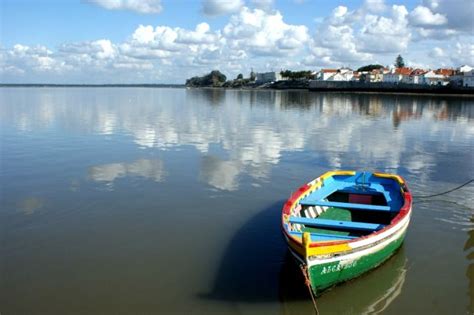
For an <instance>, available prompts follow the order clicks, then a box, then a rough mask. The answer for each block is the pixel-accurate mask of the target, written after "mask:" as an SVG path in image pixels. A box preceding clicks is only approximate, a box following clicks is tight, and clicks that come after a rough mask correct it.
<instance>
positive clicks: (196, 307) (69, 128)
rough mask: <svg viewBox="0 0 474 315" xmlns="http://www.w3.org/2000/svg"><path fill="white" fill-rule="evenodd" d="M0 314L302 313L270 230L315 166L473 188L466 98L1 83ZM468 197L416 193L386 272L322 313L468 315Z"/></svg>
mask: <svg viewBox="0 0 474 315" xmlns="http://www.w3.org/2000/svg"><path fill="white" fill-rule="evenodd" d="M0 132H1V134H0V136H1V139H0V150H1V160H0V162H1V164H0V179H1V182H0V189H1V190H0V193H1V194H0V198H1V201H0V202H1V203H0V206H1V208H0V312H1V314H2V315H8V314H213V313H214V314H312V303H311V300H310V297H309V295H308V294H307V291H306V287H305V286H304V284H303V279H302V277H301V275H300V271H299V270H298V268H297V267H296V266H295V265H294V264H293V263H292V260H291V259H290V257H289V256H288V253H287V251H286V247H285V244H284V241H283V239H282V236H281V235H280V228H279V215H280V206H281V205H282V203H283V201H284V200H285V198H287V197H288V196H289V194H290V193H291V191H292V190H295V189H296V188H297V187H299V186H300V185H301V184H302V183H304V182H307V181H310V180H311V179H313V178H314V177H316V176H318V175H320V174H321V173H323V172H325V171H327V170H330V169H358V170H361V169H366V170H380V171H387V172H395V173H398V174H400V175H402V176H404V177H405V178H406V180H407V181H408V183H409V186H410V188H411V189H412V191H413V194H414V195H426V194H431V193H435V192H439V191H444V190H448V189H450V188H452V187H454V186H456V185H459V184H461V183H463V182H465V181H467V180H469V179H471V178H474V162H473V161H474V101H473V100H472V99H462V98H460V99H459V98H443V97H413V96H376V95H354V94H342V95H341V94H318V93H307V92H273V91H222V90H185V89H140V88H130V89H128V88H103V89H102V88H54V89H50V88H12V89H6V88H4V89H0ZM473 204H474V187H473V186H469V187H466V188H465V189H463V190H458V191H456V192H454V193H452V194H450V195H448V196H445V197H437V198H434V199H430V200H421V199H418V200H416V199H415V204H414V214H413V220H412V223H411V226H410V228H409V232H408V235H407V238H406V241H405V244H404V245H403V247H402V248H401V250H400V251H399V252H398V253H397V254H396V255H395V256H394V257H393V258H392V259H390V260H389V261H388V262H387V263H386V264H384V265H383V266H381V267H380V268H378V269H376V270H375V271H373V272H370V273H368V274H367V275H365V276H362V277H361V278H359V279H357V280H355V281H351V282H349V283H346V284H344V285H341V286H338V287H336V288H334V289H333V290H331V291H329V292H327V293H326V294H324V295H323V296H321V297H320V298H318V305H319V309H320V312H321V314H365V313H368V314H377V313H383V314H470V313H472V312H474V208H473Z"/></svg>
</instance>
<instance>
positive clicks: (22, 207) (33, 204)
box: [18, 197, 44, 215]
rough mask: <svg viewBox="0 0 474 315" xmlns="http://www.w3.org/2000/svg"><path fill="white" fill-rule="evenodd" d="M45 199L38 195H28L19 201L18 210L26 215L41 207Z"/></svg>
mask: <svg viewBox="0 0 474 315" xmlns="http://www.w3.org/2000/svg"><path fill="white" fill-rule="evenodd" d="M43 205H44V200H43V199H41V198H38V197H26V198H25V199H23V200H21V201H20V202H19V203H18V210H19V211H20V212H22V213H24V214H26V215H30V214H33V213H35V212H36V211H38V210H39V209H41V208H42V207H43Z"/></svg>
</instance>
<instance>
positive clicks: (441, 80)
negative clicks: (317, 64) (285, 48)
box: [255, 65, 474, 87]
mask: <svg viewBox="0 0 474 315" xmlns="http://www.w3.org/2000/svg"><path fill="white" fill-rule="evenodd" d="M283 73H284V72H283V71H281V72H266V73H257V74H256V80H255V81H256V82H257V83H268V82H276V81H281V80H288V79H289V78H288V77H285V76H284V75H283ZM311 76H312V77H313V78H314V80H317V81H346V82H347V81H356V82H366V83H372V82H387V83H408V84H426V85H448V84H452V85H455V86H462V87H474V71H473V68H472V67H470V66H468V65H463V66H461V67H458V68H456V69H452V68H439V69H436V70H431V69H419V68H410V67H399V68H389V67H378V68H375V69H368V70H360V71H355V70H352V69H350V68H339V69H334V68H332V69H321V70H319V71H315V72H312V73H311Z"/></svg>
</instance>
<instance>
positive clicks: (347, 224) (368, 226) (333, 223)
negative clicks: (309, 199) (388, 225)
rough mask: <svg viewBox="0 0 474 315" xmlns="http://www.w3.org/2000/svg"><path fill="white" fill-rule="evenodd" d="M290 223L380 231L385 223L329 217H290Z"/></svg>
mask: <svg viewBox="0 0 474 315" xmlns="http://www.w3.org/2000/svg"><path fill="white" fill-rule="evenodd" d="M290 223H294V224H304V225H306V226H312V227H319V228H329V229H331V228H333V229H339V230H356V231H378V230H380V229H383V228H384V227H385V225H383V224H376V223H365V222H352V221H338V220H327V219H312V218H303V217H293V216H292V217H290Z"/></svg>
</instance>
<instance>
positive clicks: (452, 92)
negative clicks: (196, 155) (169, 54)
mask: <svg viewBox="0 0 474 315" xmlns="http://www.w3.org/2000/svg"><path fill="white" fill-rule="evenodd" d="M2 87H3V88H5V87H11V88H22V87H27V88H28V87H30V88H81V87H85V88H121V87H124V88H187V89H196V90H198V89H203V90H207V89H213V90H245V91H251V90H257V91H271V90H273V91H309V92H313V93H318V92H322V93H344V94H351V93H354V94H384V95H416V96H420V95H421V96H423V95H424V96H459V97H470V98H472V97H474V90H472V91H471V90H470V89H469V90H465V89H463V90H457V89H440V90H437V89H430V90H419V89H412V90H407V89H404V88H402V89H399V90H398V89H378V88H375V89H374V88H369V89H365V88H360V87H356V88H353V87H352V88H347V87H343V88H340V87H337V88H335V87H334V86H332V87H319V88H314V87H307V86H306V87H302V86H293V85H291V84H290V85H286V84H285V82H284V81H281V82H280V84H278V85H276V84H272V85H269V86H265V87H262V86H254V87H251V86H244V87H238V88H232V87H210V86H202V87H187V86H186V85H185V84H41V83H31V84H16V83H7V84H6V83H0V88H2Z"/></svg>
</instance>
